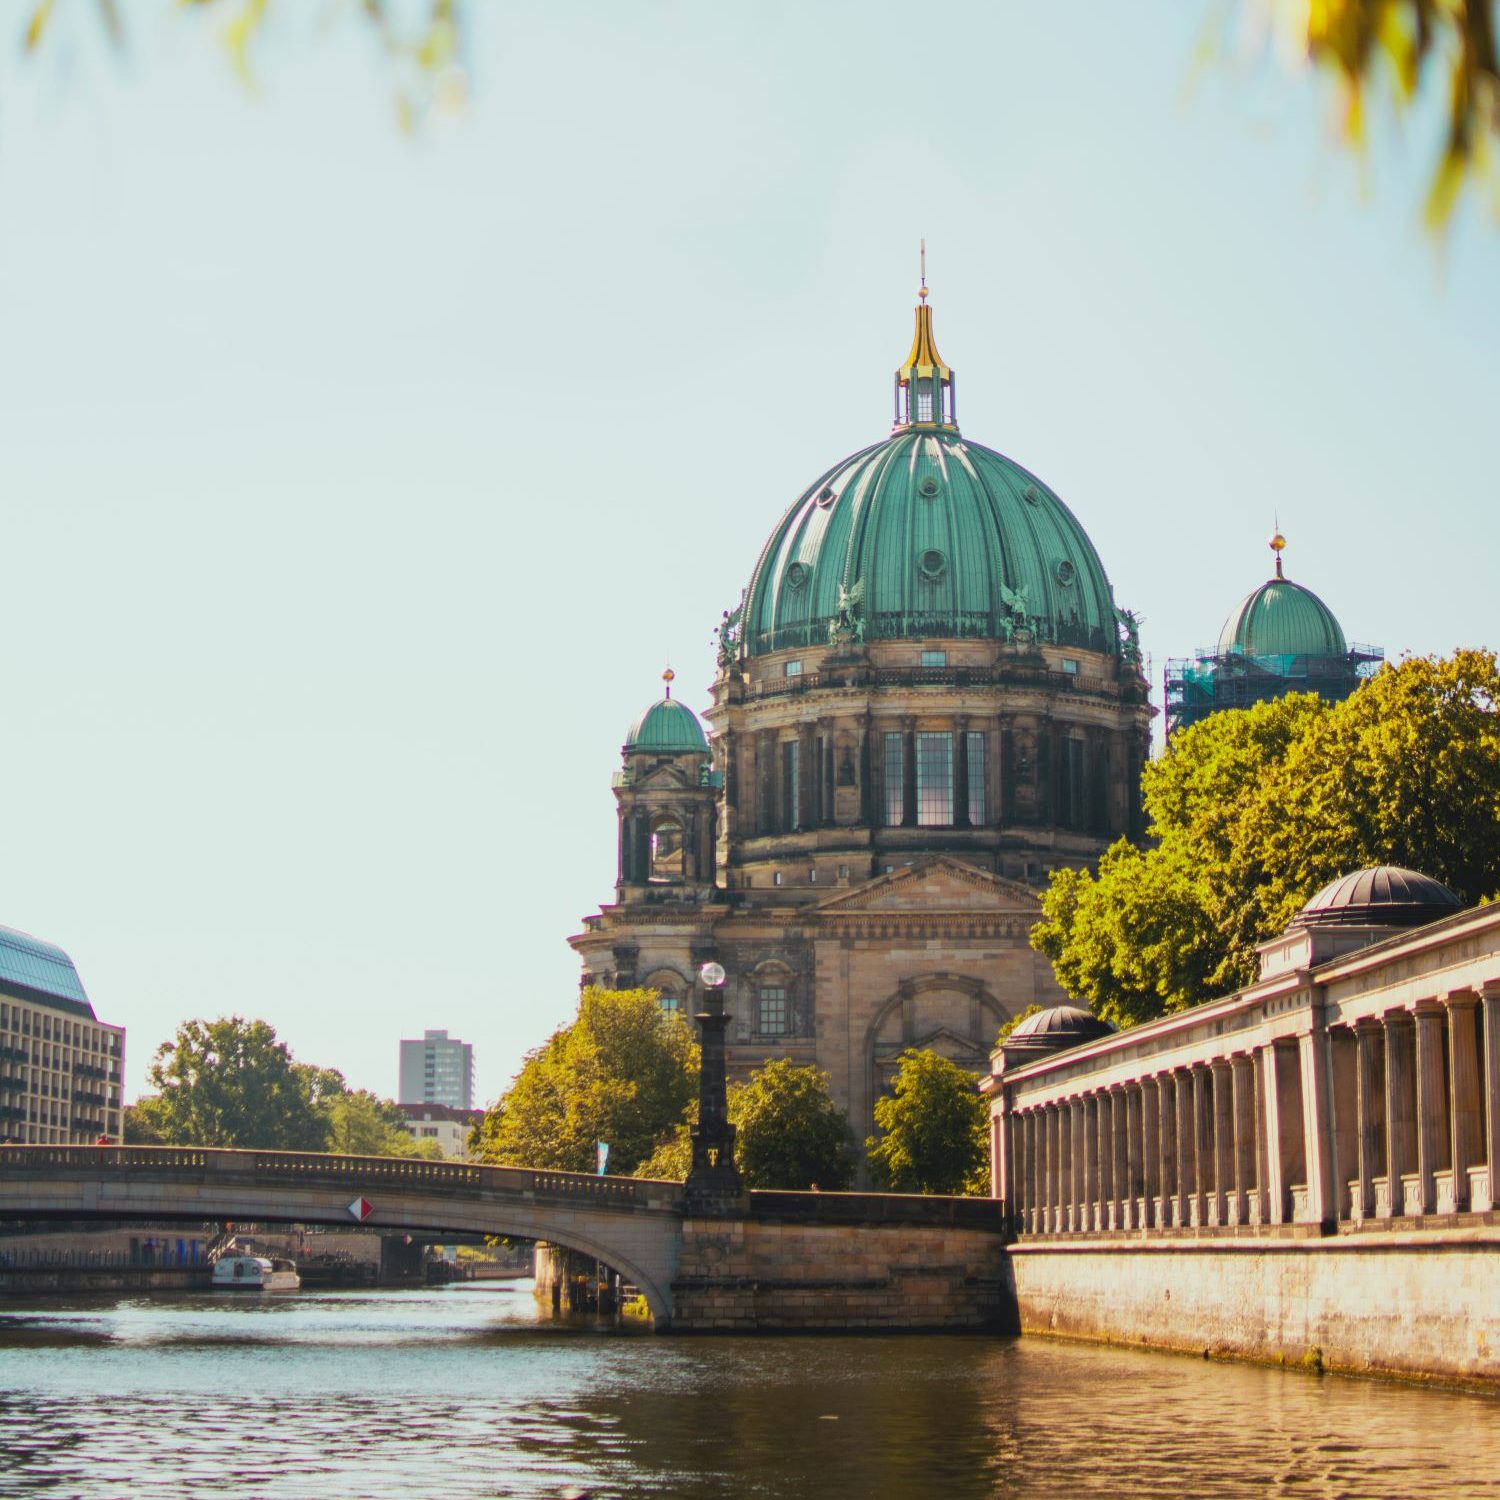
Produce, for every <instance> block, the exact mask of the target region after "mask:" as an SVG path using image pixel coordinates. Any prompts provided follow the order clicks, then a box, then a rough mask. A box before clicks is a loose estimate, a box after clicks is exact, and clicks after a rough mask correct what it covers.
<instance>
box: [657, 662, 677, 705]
mask: <svg viewBox="0 0 1500 1500" xmlns="http://www.w3.org/2000/svg"><path fill="white" fill-rule="evenodd" d="M661 680H662V681H663V682H664V683H666V685H667V697H669V698H670V697H671V696H672V684H673V683H674V682H676V681H677V674H676V673H675V672H674V671H673V670H672V669H671V667H668V668H667V670H666V671H665V672H663V673H662V674H661Z"/></svg>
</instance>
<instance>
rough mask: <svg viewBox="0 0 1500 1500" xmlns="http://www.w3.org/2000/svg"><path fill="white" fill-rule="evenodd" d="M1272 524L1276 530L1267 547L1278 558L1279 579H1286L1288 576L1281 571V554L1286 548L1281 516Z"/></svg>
mask: <svg viewBox="0 0 1500 1500" xmlns="http://www.w3.org/2000/svg"><path fill="white" fill-rule="evenodd" d="M1272 524H1273V525H1274V526H1275V527H1276V530H1275V531H1273V532H1272V533H1271V540H1270V542H1268V543H1267V545H1268V546H1269V547H1270V549H1271V551H1272V552H1273V553H1274V554H1275V556H1276V576H1277V577H1278V578H1284V577H1286V574H1284V573H1283V572H1282V571H1281V553H1282V549H1283V548H1284V547H1285V546H1286V538H1285V537H1284V536H1282V534H1281V518H1280V516H1278V517H1277V518H1276V520H1275V521H1274V522H1273V523H1272Z"/></svg>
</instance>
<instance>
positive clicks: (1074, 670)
mask: <svg viewBox="0 0 1500 1500" xmlns="http://www.w3.org/2000/svg"><path fill="white" fill-rule="evenodd" d="M1062 669H1063V671H1064V672H1066V673H1067V674H1068V676H1069V677H1076V676H1077V675H1078V663H1077V662H1076V661H1075V660H1074V659H1073V658H1072V657H1071V656H1065V657H1063V659H1062Z"/></svg>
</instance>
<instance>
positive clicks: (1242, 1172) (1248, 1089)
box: [1229, 1052, 1255, 1224]
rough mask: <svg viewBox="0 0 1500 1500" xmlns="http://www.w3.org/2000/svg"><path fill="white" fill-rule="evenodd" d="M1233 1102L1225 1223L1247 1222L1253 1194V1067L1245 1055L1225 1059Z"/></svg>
mask: <svg viewBox="0 0 1500 1500" xmlns="http://www.w3.org/2000/svg"><path fill="white" fill-rule="evenodd" d="M1229 1066H1230V1069H1231V1073H1232V1081H1231V1084H1230V1088H1231V1092H1232V1094H1233V1102H1234V1191H1233V1195H1232V1197H1231V1199H1230V1204H1229V1222H1230V1223H1231V1224H1248V1223H1249V1222H1250V1199H1251V1196H1252V1195H1253V1193H1254V1192H1255V1063H1254V1061H1253V1060H1252V1059H1251V1057H1250V1054H1249V1053H1248V1052H1237V1053H1235V1055H1234V1056H1233V1057H1231V1058H1230V1059H1229Z"/></svg>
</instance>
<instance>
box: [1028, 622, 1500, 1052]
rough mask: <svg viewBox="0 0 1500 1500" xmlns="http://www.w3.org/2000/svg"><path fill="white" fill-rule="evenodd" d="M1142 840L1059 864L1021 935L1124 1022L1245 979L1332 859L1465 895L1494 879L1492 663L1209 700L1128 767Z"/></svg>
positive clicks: (1498, 791) (1498, 826)
mask: <svg viewBox="0 0 1500 1500" xmlns="http://www.w3.org/2000/svg"><path fill="white" fill-rule="evenodd" d="M1142 791H1143V794H1144V798H1145V805H1146V812H1147V816H1148V817H1149V819H1150V828H1149V830H1148V831H1149V834H1150V838H1151V840H1152V844H1151V847H1149V848H1146V849H1141V848H1137V847H1135V846H1134V845H1131V844H1129V843H1126V842H1125V841H1124V840H1121V841H1120V842H1119V843H1117V844H1115V845H1114V846H1113V847H1112V848H1111V849H1110V850H1109V851H1108V852H1107V853H1106V854H1105V855H1104V857H1103V859H1102V860H1101V861H1100V863H1099V868H1098V871H1097V873H1091V872H1089V871H1087V870H1060V871H1058V872H1057V873H1056V874H1054V875H1053V877H1052V879H1051V883H1050V885H1049V887H1048V889H1047V892H1046V894H1045V896H1044V898H1043V904H1042V910H1043V917H1042V921H1041V922H1040V923H1039V924H1038V925H1037V926H1036V927H1035V928H1034V929H1033V931H1032V936H1031V940H1032V945H1033V946H1034V947H1035V948H1037V949H1038V950H1039V951H1041V952H1042V953H1045V954H1046V955H1047V957H1048V958H1050V959H1051V960H1052V962H1053V965H1054V967H1055V969H1056V971H1057V977H1058V979H1059V980H1060V981H1061V983H1062V985H1063V987H1064V989H1066V990H1067V992H1068V993H1069V994H1070V995H1073V996H1076V997H1078V998H1079V999H1080V1000H1081V1001H1083V1002H1085V1003H1087V1004H1088V1005H1089V1006H1090V1007H1091V1008H1092V1009H1093V1010H1094V1012H1095V1013H1096V1014H1097V1015H1099V1016H1102V1017H1103V1018H1104V1019H1106V1020H1109V1021H1113V1022H1114V1023H1116V1024H1117V1025H1123V1026H1128V1025H1131V1024H1133V1023H1134V1022H1137V1021H1143V1020H1149V1019H1150V1018H1152V1017H1154V1016H1158V1015H1162V1014H1164V1013H1167V1012H1171V1011H1179V1010H1184V1009H1186V1008H1188V1007H1189V1006H1193V1005H1198V1004H1201V1003H1202V1002H1203V1001H1205V1000H1210V999H1213V998H1215V997H1216V996H1218V995H1222V994H1227V993H1228V992H1230V991H1231V990H1234V989H1236V988H1238V987H1239V986H1241V985H1244V984H1247V983H1248V982H1249V981H1250V980H1251V979H1252V978H1253V977H1254V975H1255V972H1256V955H1255V946H1256V944H1257V943H1260V942H1263V941H1264V940H1266V939H1267V938H1269V937H1272V936H1274V935H1276V934H1277V933H1279V932H1281V931H1283V930H1284V929H1285V928H1286V926H1287V925H1288V924H1289V923H1290V921H1291V920H1292V918H1293V917H1294V916H1295V914H1296V913H1297V911H1298V909H1299V908H1300V907H1301V906H1302V904H1303V903H1304V902H1305V901H1306V900H1307V899H1308V898H1309V897H1310V896H1312V895H1313V894H1314V893H1315V892H1316V891H1317V890H1318V889H1319V888H1320V887H1322V886H1323V885H1325V884H1327V883H1328V882H1329V881H1330V880H1334V879H1337V878H1338V877H1339V876H1340V875H1345V874H1348V873H1349V872H1350V871H1351V870H1357V869H1360V868H1362V867H1364V866H1368V865H1376V864H1393V865H1404V866H1407V867H1409V868H1412V869H1416V870H1420V871H1421V872H1422V873H1423V874H1425V875H1431V876H1433V877H1435V878H1436V879H1438V880H1441V881H1442V882H1443V883H1444V884H1445V885H1447V886H1448V887H1449V888H1450V889H1451V890H1452V891H1453V892H1454V893H1455V894H1456V895H1457V896H1458V897H1459V898H1460V899H1461V900H1462V901H1463V902H1464V903H1465V904H1466V905H1471V904H1474V903H1476V902H1479V901H1484V900H1489V899H1492V898H1493V897H1495V896H1496V895H1497V894H1500V667H1497V662H1496V657H1495V654H1494V653H1493V652H1489V651H1458V652H1455V653H1454V654H1453V655H1452V656H1450V657H1447V658H1441V659H1440V658H1433V657H1413V658H1409V659H1407V660H1405V661H1402V662H1401V663H1399V664H1398V665H1394V666H1386V667H1385V668H1383V669H1382V670H1381V671H1379V672H1378V673H1376V675H1375V676H1374V677H1373V678H1372V679H1371V680H1370V681H1369V682H1367V683H1365V684H1364V686H1362V687H1361V688H1360V689H1359V691H1358V692H1356V693H1355V694H1354V695H1353V696H1352V697H1350V698H1348V699H1346V700H1345V701H1344V702H1342V703H1338V704H1327V703H1324V702H1323V701H1322V700H1321V699H1319V698H1317V697H1316V696H1314V695H1312V694H1306V693H1304V694H1294V695H1292V696H1291V697H1287V698H1282V699H1280V700H1278V701H1276V702H1273V703H1262V704H1258V705H1257V706H1256V707H1254V708H1250V709H1243V710H1226V711H1224V712H1221V713H1216V714H1213V715H1212V716H1211V717H1209V718H1207V719H1205V720H1203V722H1202V723H1200V724H1197V725H1195V726H1194V727H1193V728H1191V729H1188V730H1186V731H1184V732H1182V733H1181V734H1179V735H1177V736H1175V737H1174V739H1173V742H1172V745H1171V747H1170V748H1169V750H1168V751H1167V753H1166V754H1165V755H1164V756H1161V757H1160V758H1159V759H1157V760H1154V761H1152V762H1151V763H1150V764H1149V765H1148V766H1147V767H1146V770H1145V775H1144V776H1143V778H1142Z"/></svg>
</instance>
